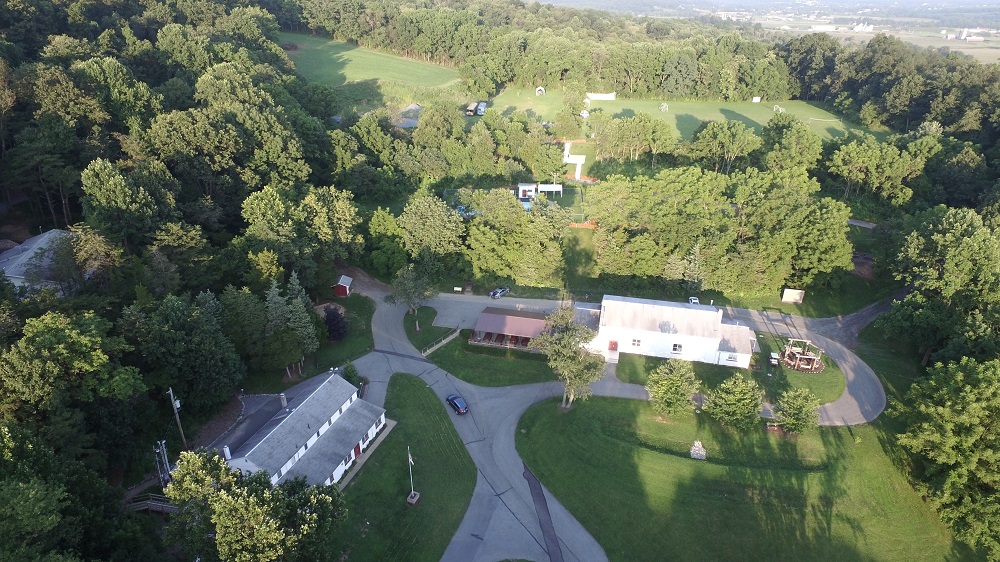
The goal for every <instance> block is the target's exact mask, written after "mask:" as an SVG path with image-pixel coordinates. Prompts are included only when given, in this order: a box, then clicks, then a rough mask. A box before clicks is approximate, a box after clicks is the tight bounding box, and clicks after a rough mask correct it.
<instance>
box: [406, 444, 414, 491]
mask: <svg viewBox="0 0 1000 562" xmlns="http://www.w3.org/2000/svg"><path fill="white" fill-rule="evenodd" d="M406 464H407V465H408V466H409V467H410V495H411V496H412V495H413V455H411V454H410V446H409V445H407V446H406Z"/></svg>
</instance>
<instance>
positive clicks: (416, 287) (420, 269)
mask: <svg viewBox="0 0 1000 562" xmlns="http://www.w3.org/2000/svg"><path fill="white" fill-rule="evenodd" d="M435 292H436V290H435V287H434V279H433V277H432V276H431V275H430V273H429V271H428V270H427V267H425V266H423V265H422V264H420V263H417V264H413V263H410V264H407V265H406V267H404V268H403V269H400V270H399V271H397V272H396V276H395V277H394V278H393V280H392V292H391V293H389V294H388V295H386V297H385V302H387V303H390V304H405V305H406V307H407V309H409V311H410V312H412V313H413V314H416V313H417V309H418V308H420V307H421V306H422V305H423V303H424V301H426V300H427V299H429V298H431V297H433V296H434V294H435Z"/></svg>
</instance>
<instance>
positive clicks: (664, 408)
mask: <svg viewBox="0 0 1000 562" xmlns="http://www.w3.org/2000/svg"><path fill="white" fill-rule="evenodd" d="M646 391H647V392H649V401H650V402H652V404H653V409H655V410H656V411H657V412H659V413H661V414H666V415H670V414H675V413H677V412H678V411H681V410H685V409H688V410H689V409H691V408H693V407H694V402H692V401H691V395H692V394H694V393H696V392H698V379H697V378H696V377H695V374H694V367H693V366H692V365H691V363H690V362H689V361H681V360H680V359H668V360H667V362H666V363H664V364H662V365H660V366H659V367H657V368H656V370H654V371H653V372H652V373H650V374H649V381H648V382H647V383H646Z"/></svg>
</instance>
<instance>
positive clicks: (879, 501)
mask: <svg viewBox="0 0 1000 562" xmlns="http://www.w3.org/2000/svg"><path fill="white" fill-rule="evenodd" d="M519 429H520V431H519V432H518V433H517V435H516V439H517V449H518V451H519V452H520V454H521V457H522V458H523V459H524V461H525V462H526V463H527V464H528V466H530V467H531V469H532V470H533V471H534V472H535V474H536V475H538V477H539V478H540V479H541V480H542V482H543V483H545V485H546V486H547V487H548V488H549V490H551V491H552V493H553V494H554V495H555V496H556V497H557V498H559V500H560V501H561V502H562V503H563V505H565V506H566V507H567V508H568V509H569V510H570V512H572V513H573V514H574V516H576V517H577V519H579V520H580V522H581V523H582V524H583V525H584V527H586V528H587V530H589V531H590V532H591V533H592V534H593V535H594V537H595V538H596V539H597V540H598V542H600V543H601V545H602V546H603V547H604V549H605V551H606V552H607V554H608V557H609V558H610V559H611V560H629V561H632V560H670V559H683V560H768V561H774V560H790V561H791V560H794V561H803V560H824V561H825V560H888V561H891V560H900V561H906V562H912V561H916V560H935V561H936V560H945V559H947V560H972V559H975V557H974V556H973V555H972V554H971V553H970V552H969V551H968V550H967V549H966V548H964V547H963V546H962V545H960V544H957V543H955V542H954V541H953V540H952V537H951V534H950V533H949V531H948V529H947V528H945V526H944V525H943V524H941V522H940V520H939V519H938V518H937V516H936V515H935V514H934V513H933V511H932V510H931V509H930V508H929V507H928V506H927V505H926V504H925V503H924V502H923V501H922V499H921V497H920V495H919V494H918V493H916V492H915V491H914V490H913V489H912V488H911V487H910V485H909V484H908V482H907V478H906V475H905V474H904V473H902V472H901V471H900V470H899V469H898V468H897V467H896V466H895V465H894V461H893V459H892V458H891V457H890V455H888V454H887V453H886V451H885V450H884V448H883V447H884V445H883V443H884V440H883V439H882V437H881V435H880V433H881V431H880V429H879V428H877V427H871V426H860V427H855V428H822V429H820V430H818V431H815V432H811V433H806V434H803V435H800V436H798V437H797V438H785V437H781V436H778V435H772V434H769V433H767V432H765V431H764V430H763V429H758V430H755V431H753V432H750V433H748V434H739V433H735V432H731V431H729V430H727V429H725V428H722V427H720V426H719V425H717V424H716V423H715V422H713V421H712V420H711V419H710V418H708V417H706V416H704V415H703V414H693V413H691V414H687V415H681V416H677V417H676V418H672V419H670V420H668V421H666V422H664V421H662V420H661V419H660V418H659V417H658V416H657V415H656V414H655V413H654V412H653V410H652V408H651V407H650V406H649V405H648V404H647V403H645V402H641V401H630V400H621V399H612V398H591V399H590V400H588V401H586V402H583V403H577V405H574V409H573V410H572V411H570V412H568V413H562V412H560V411H559V409H558V408H557V406H556V401H547V402H543V403H541V404H538V405H536V406H534V407H532V408H531V409H529V410H528V411H527V412H526V413H525V415H524V417H522V418H521V421H520V424H519ZM696 439H697V440H700V441H702V443H703V444H704V446H705V448H706V449H707V452H708V461H696V460H692V459H690V458H689V449H690V447H691V444H692V443H693V441H694V440H696Z"/></svg>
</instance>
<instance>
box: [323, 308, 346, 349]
mask: <svg viewBox="0 0 1000 562" xmlns="http://www.w3.org/2000/svg"><path fill="white" fill-rule="evenodd" d="M323 323H324V324H326V334H327V336H329V338H330V339H331V340H333V341H340V340H342V339H344V338H345V337H347V318H345V317H344V313H343V312H342V311H341V309H340V307H337V306H331V305H326V307H325V308H324V309H323Z"/></svg>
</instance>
